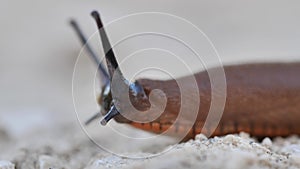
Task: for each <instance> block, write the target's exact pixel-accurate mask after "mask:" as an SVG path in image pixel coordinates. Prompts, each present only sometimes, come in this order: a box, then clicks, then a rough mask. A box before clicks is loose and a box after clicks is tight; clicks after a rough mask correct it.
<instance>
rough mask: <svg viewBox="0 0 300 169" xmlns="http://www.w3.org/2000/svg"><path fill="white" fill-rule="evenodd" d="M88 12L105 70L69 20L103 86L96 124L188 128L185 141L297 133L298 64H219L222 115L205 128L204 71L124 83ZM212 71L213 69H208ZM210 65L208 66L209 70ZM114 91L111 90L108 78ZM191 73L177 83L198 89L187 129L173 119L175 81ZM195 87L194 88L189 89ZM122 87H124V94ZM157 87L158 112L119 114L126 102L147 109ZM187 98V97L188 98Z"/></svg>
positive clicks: (177, 102) (177, 98) (177, 100)
mask: <svg viewBox="0 0 300 169" xmlns="http://www.w3.org/2000/svg"><path fill="white" fill-rule="evenodd" d="M92 16H93V17H94V18H95V20H96V22H97V26H98V29H99V32H100V36H101V40H102V45H103V48H104V51H105V52H106V62H107V67H108V73H107V72H106V70H105V69H104V67H103V65H102V64H101V63H100V61H99V60H98V57H97V56H96V55H95V54H94V52H93V51H92V49H91V48H90V46H89V45H88V44H86V42H87V41H86V38H85V37H84V36H83V34H82V32H81V31H80V29H79V27H78V25H77V24H76V22H75V21H72V22H71V23H72V26H73V27H74V28H75V30H76V32H77V34H78V35H79V37H80V39H81V41H82V43H83V44H86V48H87V50H88V52H89V53H90V54H91V56H92V57H93V59H94V60H95V62H96V63H97V64H98V66H99V70H100V72H101V74H102V77H103V78H102V80H103V82H104V84H105V85H104V87H103V88H102V89H103V90H102V92H101V96H100V98H99V104H100V105H101V108H102V111H101V113H102V114H103V115H104V117H103V119H102V120H101V124H103V125H105V124H106V123H107V122H108V121H109V120H110V119H112V118H114V119H115V120H116V121H117V122H120V123H128V124H130V125H132V126H134V127H136V128H140V129H143V130H147V131H151V132H154V133H162V132H164V131H166V130H171V132H170V133H171V134H172V133H174V135H176V133H180V132H182V131H183V130H188V132H187V135H186V137H185V139H190V138H194V136H195V135H196V134H199V133H203V134H208V133H212V136H216V135H225V134H229V133H238V132H241V131H243V132H247V133H249V134H250V135H252V136H255V137H259V138H261V137H275V136H288V135H291V134H300V62H296V63H253V64H241V65H232V66H224V72H225V75H226V84H227V95H226V102H225V107H224V112H223V115H222V117H221V119H220V121H219V122H218V124H217V125H216V126H215V127H214V126H212V127H210V126H209V125H208V126H205V127H204V122H205V120H206V118H207V116H208V112H209V109H210V106H211V98H212V94H211V82H210V79H209V76H208V73H207V71H203V72H199V73H195V74H193V75H190V76H186V77H181V78H178V79H176V80H174V79H172V80H151V79H138V80H136V82H133V83H130V82H129V81H127V80H126V79H125V78H124V77H123V75H122V72H121V71H120V69H118V62H117V60H116V58H115V55H114V53H113V50H112V48H111V45H110V43H109V40H108V38H107V35H106V32H105V30H104V28H103V25H102V21H101V19H100V16H99V14H98V13H97V12H96V11H94V12H92ZM211 69H214V68H211ZM211 69H210V70H211ZM113 76H114V78H115V80H116V81H115V83H114V85H117V88H118V89H117V90H116V92H111V88H112V86H113V85H112V81H113V78H112V77H113ZM190 77H193V78H195V79H196V83H197V85H196V86H191V85H190V84H189V83H183V87H185V88H188V89H189V90H188V91H189V92H193V91H195V90H197V91H199V97H200V98H199V99H200V100H201V102H200V104H199V105H198V114H197V115H196V119H195V122H194V123H193V124H192V125H191V127H190V128H186V125H185V123H186V122H183V121H182V122H181V121H177V122H176V124H175V121H176V118H177V117H178V113H179V109H180V107H181V106H182V105H181V93H180V89H179V86H178V84H177V82H176V81H178V80H179V81H183V82H184V81H185V79H188V78H190ZM195 87H196V88H195ZM125 89H129V92H128V91H126V90H125ZM154 89H160V90H161V91H163V92H164V95H165V96H166V99H167V102H166V105H165V107H164V110H163V112H162V114H160V116H159V117H158V118H155V119H154V120H152V121H149V122H146V123H144V122H133V121H132V120H129V119H128V118H126V117H124V116H123V115H124V114H130V110H131V109H129V108H128V107H127V105H128V104H132V105H133V106H134V107H135V108H136V109H137V110H140V111H147V110H148V109H149V108H150V107H151V103H150V101H149V98H150V92H151V91H152V90H154ZM124 95H126V96H128V97H129V98H130V102H131V103H129V102H122V98H121V97H123V96H124ZM191 99H192V97H191ZM100 116H101V115H100V113H97V114H96V115H95V116H93V117H92V118H91V119H90V120H89V121H87V124H88V123H90V122H91V121H92V120H94V119H96V118H98V117H100ZM133 116H136V117H139V118H140V119H143V117H145V119H147V118H148V117H147V116H149V112H148V114H147V113H138V111H137V112H135V113H133Z"/></svg>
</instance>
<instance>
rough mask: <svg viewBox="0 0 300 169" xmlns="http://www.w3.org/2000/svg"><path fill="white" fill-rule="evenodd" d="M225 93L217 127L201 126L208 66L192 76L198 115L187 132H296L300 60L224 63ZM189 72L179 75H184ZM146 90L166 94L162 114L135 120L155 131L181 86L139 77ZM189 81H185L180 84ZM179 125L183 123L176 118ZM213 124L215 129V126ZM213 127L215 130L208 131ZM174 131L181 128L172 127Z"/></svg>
mask: <svg viewBox="0 0 300 169" xmlns="http://www.w3.org/2000/svg"><path fill="white" fill-rule="evenodd" d="M224 71H225V76H226V83H227V95H226V103H225V109H224V112H223V115H222V117H221V120H220V122H219V124H218V126H217V128H216V127H213V126H212V127H209V126H208V127H207V128H204V127H203V125H204V122H205V120H206V117H207V114H208V111H209V108H210V103H211V84H210V80H209V77H208V73H207V72H206V71H204V72H200V73H196V74H194V75H193V76H195V78H196V81H197V84H198V89H191V91H193V90H199V92H200V105H199V111H198V115H197V119H196V122H195V124H194V125H193V127H192V129H191V130H190V132H189V133H188V135H187V137H186V138H187V139H188V138H193V137H194V136H195V135H196V134H198V133H200V132H201V133H204V134H206V133H212V135H213V136H214V135H224V134H229V133H238V132H241V131H244V132H248V133H250V134H251V135H252V136H256V137H266V136H268V137H274V136H288V135H291V134H300V78H299V76H300V63H269V64H267V63H265V64H245V65H236V66H225V67H224ZM185 78H187V77H181V79H185ZM138 82H139V83H140V84H141V85H142V86H143V88H144V90H145V92H146V94H149V92H150V91H151V90H152V89H161V90H162V91H164V93H165V94H166V96H167V98H168V102H167V106H166V109H165V111H164V112H163V114H162V115H161V116H160V117H159V118H158V119H156V120H155V121H153V122H151V123H147V124H141V123H131V124H132V125H133V126H135V127H137V128H141V129H145V130H148V131H152V132H155V133H162V132H164V131H165V130H167V129H168V128H169V127H170V126H172V125H173V124H172V123H173V122H174V121H175V119H176V118H177V116H178V111H179V109H180V106H181V104H180V91H179V88H178V86H177V84H176V80H167V81H158V80H149V79H140V80H138ZM184 85H186V86H184V87H189V84H188V83H186V84H184ZM178 123H179V124H178V125H179V126H180V125H181V124H180V122H178ZM214 129H215V130H214ZM211 130H213V131H211ZM173 132H174V134H176V132H181V131H180V130H178V128H177V130H176V129H174V131H173Z"/></svg>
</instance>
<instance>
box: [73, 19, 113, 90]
mask: <svg viewBox="0 0 300 169" xmlns="http://www.w3.org/2000/svg"><path fill="white" fill-rule="evenodd" d="M70 25H71V26H72V28H73V29H74V31H75V33H76V34H77V36H78V38H79V40H80V41H81V44H82V46H84V45H85V48H86V50H87V52H88V53H89V56H90V57H91V59H92V60H93V61H94V63H95V64H96V65H97V66H98V70H99V72H100V73H101V74H100V78H101V80H102V81H103V83H104V85H107V84H108V83H109V75H108V73H107V71H106V70H105V68H104V65H103V64H102V63H101V61H100V59H99V56H97V54H96V53H95V52H94V50H93V49H92V47H91V46H90V44H89V43H88V41H87V38H86V36H85V35H84V34H83V32H82V30H81V29H80V27H79V25H78V24H77V22H76V21H75V20H74V19H71V21H70Z"/></svg>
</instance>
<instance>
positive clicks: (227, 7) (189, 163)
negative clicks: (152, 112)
mask: <svg viewBox="0 0 300 169" xmlns="http://www.w3.org/2000/svg"><path fill="white" fill-rule="evenodd" d="M93 9H97V10H100V11H101V13H102V16H103V19H104V22H105V23H110V22H112V21H114V20H115V19H118V18H120V17H123V16H125V15H128V14H133V13H137V12H164V13H168V14H172V15H176V16H179V17H182V18H185V19H187V20H188V21H190V22H192V23H193V24H195V25H196V26H197V27H199V28H200V29H201V30H202V31H203V32H204V33H205V34H206V35H207V36H208V37H209V38H210V40H211V41H212V42H213V44H214V45H215V47H216V49H217V51H218V53H219V55H220V59H221V61H222V63H224V64H228V63H233V62H234V63H240V62H249V61H255V62H260V61H282V60H284V61H296V60H298V61H299V60H300V57H299V56H300V50H299V49H300V48H299V44H300V33H299V30H300V22H299V21H298V20H299V18H300V10H299V9H300V3H299V2H298V1H288V2H287V1H274V0H267V1H264V2H262V1H259V0H257V1H253V0H251V1H250V0H249V1H243V2H242V1H235V0H229V1H226V2H225V1H224V2H220V1H207V2H205V1H198V0H197V1H196V0H195V1H190V2H185V1H173V0H165V1H160V0H154V1H153V0H152V1H151V2H150V1H149V2H148V1H146V0H134V1H130V2H129V1H114V0H109V1H101V2H100V1H96V0H91V1H89V2H87V1H80V0H72V1H71V0H63V1H55V0H52V1H38V0H29V1H26V2H25V1H17V0H2V1H1V5H0V23H1V31H0V37H1V38H0V93H1V95H0V169H4V168H9V169H10V168H14V167H15V168H18V169H19V168H23V169H31V168H41V169H49V168H200V167H203V168H230V169H232V168H300V139H299V138H298V137H296V136H291V137H290V138H286V139H282V138H277V139H275V140H272V141H270V140H269V139H265V140H264V141H263V142H262V143H259V142H257V141H255V139H254V138H249V137H248V136H247V134H244V133H243V134H239V135H228V136H224V137H219V138H210V139H206V138H205V137H204V136H202V135H199V136H197V138H196V139H195V140H194V141H189V142H187V143H181V144H178V143H176V141H174V140H173V139H171V138H167V137H162V138H158V139H157V140H156V141H155V142H152V143H148V142H144V143H143V142H141V143H139V144H134V143H130V142H123V141H122V140H121V139H119V138H118V137H116V136H115V135H113V134H112V133H113V132H112V130H111V129H110V128H109V127H101V126H99V125H98V124H97V123H94V124H93V125H92V126H90V127H89V128H86V129H87V130H86V132H87V131H88V132H87V133H88V134H91V135H92V136H93V137H92V138H93V140H94V141H95V140H96V141H97V142H100V143H101V144H100V147H99V146H98V145H96V144H94V143H93V142H92V141H91V140H90V138H89V137H88V136H87V134H86V132H84V131H85V130H83V128H82V126H81V125H80V123H79V122H82V120H84V119H86V118H87V117H89V116H90V115H91V114H93V113H94V112H96V111H97V110H99V106H98V105H97V103H96V96H95V93H97V92H99V91H96V92H95V90H94V84H95V83H94V81H93V80H94V77H95V67H94V65H93V63H92V62H91V61H90V60H89V59H88V57H82V60H81V61H80V62H79V63H78V66H79V68H80V69H79V70H80V72H79V73H78V74H77V76H76V77H77V81H76V84H77V86H76V87H77V88H76V89H78V90H77V91H78V93H77V94H78V95H76V96H78V97H79V98H80V99H79V100H77V102H76V104H75V105H74V103H73V99H74V97H73V96H74V93H72V85H73V87H74V84H72V77H73V73H74V67H75V62H76V59H77V56H78V55H79V53H80V49H81V47H80V45H79V42H78V40H77V38H76V37H75V34H74V32H73V31H72V30H71V29H70V27H69V25H68V20H69V19H70V18H71V17H75V18H77V19H78V21H79V22H80V23H81V25H82V27H83V28H84V30H85V32H86V34H87V35H88V36H91V35H92V34H93V33H94V32H95V25H94V22H93V21H92V20H91V17H90V15H89V13H90V12H91V10H93ZM167 23H168V22H167ZM121 26H122V27H114V28H113V27H112V28H111V29H109V31H108V33H109V35H110V37H112V38H113V37H114V36H115V35H116V37H117V35H118V34H119V32H122V31H126V30H133V32H134V30H137V29H139V28H141V24H140V23H139V22H133V23H131V24H126V25H121ZM124 26H128V27H124ZM120 28H123V29H120ZM125 28H126V29H125ZM172 30H175V29H169V31H172ZM180 30H181V33H183V34H185V32H186V30H185V29H180ZM189 33H190V32H189ZM116 37H115V38H116ZM117 38H118V37H117ZM95 40H97V39H95ZM116 40H118V39H116ZM188 40H191V41H193V40H194V39H193V37H190V39H188ZM206 43H207V42H203V43H198V44H197V45H198V46H200V47H201V46H203V47H206V46H205V45H206ZM141 44H144V45H145V46H147V45H149V44H150V45H151V43H149V44H147V43H137V42H135V43H134V42H132V43H128V44H127V46H126V45H125V46H123V48H121V49H120V50H117V54H118V55H117V57H118V59H119V60H123V59H124V58H125V57H126V56H127V55H128V53H129V52H132V51H134V50H136V48H137V49H138V47H140V46H139V45H141ZM94 45H95V46H96V47H98V46H97V45H98V44H97V43H94ZM155 45H157V46H160V47H162V48H167V49H169V50H171V51H172V50H173V49H174V51H176V49H178V47H177V46H172V45H170V44H168V43H167V45H166V44H164V43H163V41H162V42H161V43H160V42H158V43H155ZM135 47H136V48H135ZM129 49H131V51H130V50H129ZM203 52H204V53H201V54H203V55H205V51H204V50H203ZM163 55H165V53H163ZM181 55H182V56H188V54H187V53H181ZM150 58H151V57H150ZM182 58H185V57H182ZM187 63H189V64H191V65H192V66H191V67H192V70H193V71H197V70H198V69H197V68H198V67H197V64H196V66H195V64H194V63H195V62H194V60H189V59H187ZM140 64H141V61H136V62H131V65H129V66H126V65H124V69H123V70H124V71H125V73H128V74H131V73H135V70H134V69H132V68H135V67H137V66H139V65H140ZM144 64H150V62H147V61H144ZM172 64H173V63H172ZM172 64H169V65H172ZM193 64H194V65H193ZM121 67H122V66H121ZM173 68H175V70H176V69H177V67H176V66H173ZM126 71H127V72H126ZM75 110H76V111H75ZM76 112H77V114H76ZM77 117H79V120H78V118H77ZM112 126H115V127H117V128H119V129H122V130H123V131H124V132H126V133H127V134H130V135H131V136H145V137H147V136H152V135H150V134H148V133H144V132H141V131H138V130H136V129H132V128H130V127H126V125H122V124H115V123H112ZM101 146H102V147H101ZM103 146H104V147H105V146H108V147H110V149H105V150H104V149H103ZM112 149H114V151H113V153H112V151H109V150H112ZM166 149H167V150H169V151H167V152H166V153H163V154H159V155H158V156H156V157H151V158H143V159H136V158H135V159H132V158H128V156H136V157H140V156H149V155H150V156H151V154H156V153H159V152H162V151H163V150H166ZM116 153H117V154H119V153H122V154H123V155H124V154H125V155H126V156H127V157H124V156H123V157H120V156H118V155H116Z"/></svg>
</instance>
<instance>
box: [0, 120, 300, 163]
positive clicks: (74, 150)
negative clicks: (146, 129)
mask: <svg viewBox="0 0 300 169" xmlns="http://www.w3.org/2000/svg"><path fill="white" fill-rule="evenodd" d="M62 131H63V132H62ZM104 135H105V134H104ZM103 139H108V140H110V138H103ZM21 140H22V141H21ZM110 141H112V140H110ZM161 141H162V142H163V141H164V140H161ZM113 142H114V143H115V144H119V145H122V146H124V147H126V145H124V143H121V142H118V140H114V141H113ZM165 142H166V141H165ZM1 143H2V144H1V149H2V151H1V154H2V157H1V158H2V159H5V161H0V168H1V169H6V168H8V169H11V168H14V166H15V167H16V168H26V169H34V168H39V169H49V168H55V169H68V168H85V169H99V168H226V169H234V168H299V167H300V139H299V138H298V137H296V136H291V137H289V138H286V139H283V138H276V139H275V140H273V141H271V140H270V139H269V138H265V139H264V140H263V141H262V142H260V143H259V142H257V141H256V140H255V139H253V138H251V137H249V135H248V134H246V133H240V134H239V135H226V136H224V137H214V138H210V139H207V137H205V136H204V135H202V134H200V135H197V136H196V138H195V140H190V141H188V142H186V143H181V144H173V145H169V146H167V147H164V146H162V145H163V144H158V146H159V145H160V148H158V147H156V148H157V150H159V149H161V150H163V149H166V148H168V149H169V150H168V151H167V152H165V153H162V154H159V155H157V156H155V157H152V158H141V159H136V158H128V157H120V156H118V155H114V154H111V153H109V152H106V151H103V150H102V149H101V148H99V147H97V146H96V145H95V144H94V143H92V142H91V141H90V140H88V139H87V138H86V135H84V134H82V132H81V130H80V129H79V128H77V127H76V126H72V124H70V125H65V126H59V127H57V128H54V129H52V130H50V131H45V130H43V131H35V132H34V133H32V134H31V135H27V136H25V137H23V138H19V139H18V140H13V139H12V138H10V137H9V135H7V133H5V130H2V131H1ZM153 145H154V144H153ZM153 145H136V147H135V148H136V150H135V151H136V152H134V151H132V150H131V149H130V148H129V147H128V146H127V150H125V151H128V153H127V155H129V156H130V155H137V154H140V155H145V154H148V155H149V154H150V153H147V151H148V152H150V151H152V150H151V149H153ZM142 151H143V152H142Z"/></svg>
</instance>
